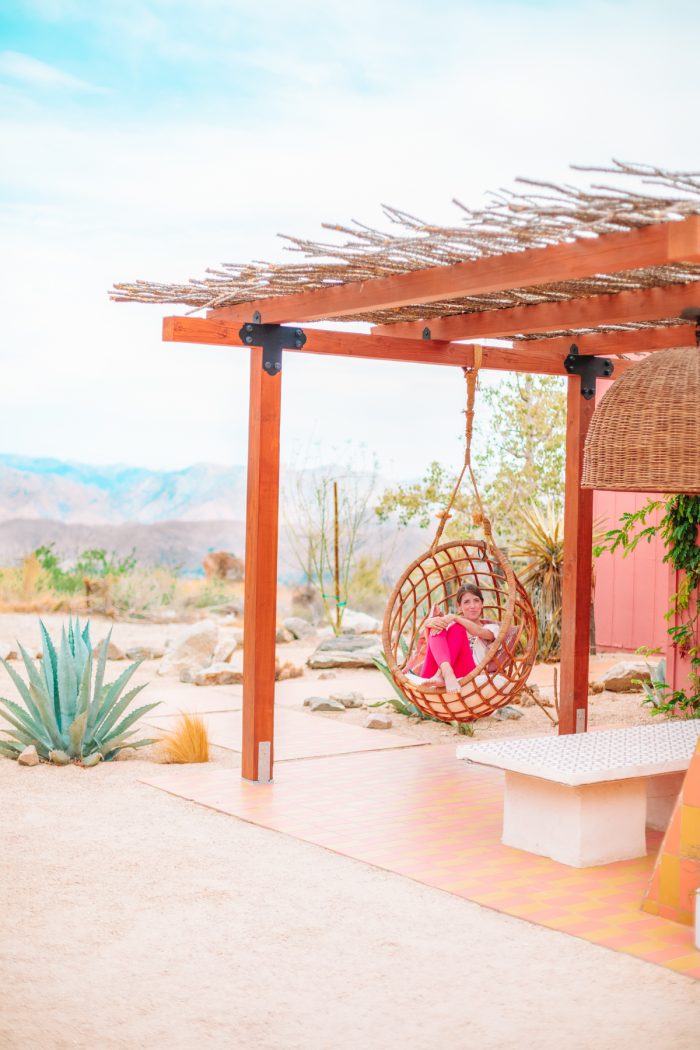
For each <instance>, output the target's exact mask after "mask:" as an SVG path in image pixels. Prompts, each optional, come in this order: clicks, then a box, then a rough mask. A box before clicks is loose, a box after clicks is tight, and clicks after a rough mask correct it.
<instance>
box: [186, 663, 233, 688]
mask: <svg viewBox="0 0 700 1050" xmlns="http://www.w3.org/2000/svg"><path fill="white" fill-rule="evenodd" d="M180 680H181V681H182V679H180ZM191 680H192V681H193V682H194V684H195V685H240V683H241V682H242V681H243V672H242V671H236V670H235V669H234V668H233V667H232V666H231V664H221V663H219V664H212V665H211V667H205V668H204V669H203V670H201V671H195V672H194V674H192V679H191Z"/></svg>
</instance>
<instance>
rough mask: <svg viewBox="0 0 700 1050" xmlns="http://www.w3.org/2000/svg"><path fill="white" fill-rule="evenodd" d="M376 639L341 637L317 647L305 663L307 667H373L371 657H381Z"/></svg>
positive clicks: (351, 636)
mask: <svg viewBox="0 0 700 1050" xmlns="http://www.w3.org/2000/svg"><path fill="white" fill-rule="evenodd" d="M381 651H382V650H381V646H380V645H379V643H378V641H377V639H376V638H373V637H371V636H370V637H369V638H368V637H366V636H364V635H341V636H340V637H339V638H329V639H327V640H324V641H323V642H321V643H320V645H318V646H317V648H316V649H315V651H314V652H313V653H312V654H311V656H310V657H309V659H308V660H307V663H308V665H309V667H313V668H316V669H319V670H320V669H325V668H327V667H374V662H373V659H372V658H373V657H374V656H380V655H381Z"/></svg>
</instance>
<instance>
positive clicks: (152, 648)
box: [126, 645, 165, 660]
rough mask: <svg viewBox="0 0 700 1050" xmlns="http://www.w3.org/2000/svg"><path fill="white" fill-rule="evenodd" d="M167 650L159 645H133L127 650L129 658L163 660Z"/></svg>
mask: <svg viewBox="0 0 700 1050" xmlns="http://www.w3.org/2000/svg"><path fill="white" fill-rule="evenodd" d="M164 655H165V650H164V649H162V648H161V647H160V646H158V645H132V646H131V648H129V649H127V650H126V658H127V660H161V659H162V658H163V656H164Z"/></svg>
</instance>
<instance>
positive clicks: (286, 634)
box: [275, 627, 294, 645]
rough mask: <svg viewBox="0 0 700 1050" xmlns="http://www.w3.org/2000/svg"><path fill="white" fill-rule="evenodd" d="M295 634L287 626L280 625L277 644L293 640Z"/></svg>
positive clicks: (276, 638) (276, 639)
mask: <svg viewBox="0 0 700 1050" xmlns="http://www.w3.org/2000/svg"><path fill="white" fill-rule="evenodd" d="M293 641H294V635H293V634H292V632H291V631H290V630H288V629H287V628H286V627H278V628H277V632H276V634H275V642H276V643H277V645H284V644H285V643H286V642H293Z"/></svg>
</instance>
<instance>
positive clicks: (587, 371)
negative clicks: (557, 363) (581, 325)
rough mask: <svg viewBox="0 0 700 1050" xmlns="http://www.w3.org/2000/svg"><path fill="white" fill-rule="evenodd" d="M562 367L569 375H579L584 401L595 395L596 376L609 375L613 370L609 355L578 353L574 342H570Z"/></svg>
mask: <svg viewBox="0 0 700 1050" xmlns="http://www.w3.org/2000/svg"><path fill="white" fill-rule="evenodd" d="M564 368H565V369H566V371H567V372H568V373H569V375H579V376H581V396H582V397H584V398H585V399H586V401H590V400H591V398H592V397H595V384H596V379H597V378H598V376H611V375H612V374H613V372H614V370H615V366H614V365H613V363H612V361H611V360H610V358H609V357H593V356H589V355H588V354H579V352H578V347H577V346H576V343H572V344H571V346H570V348H569V354H568V356H567V357H565V358H564Z"/></svg>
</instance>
